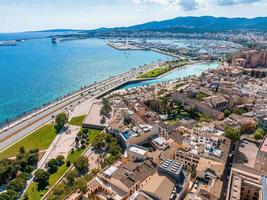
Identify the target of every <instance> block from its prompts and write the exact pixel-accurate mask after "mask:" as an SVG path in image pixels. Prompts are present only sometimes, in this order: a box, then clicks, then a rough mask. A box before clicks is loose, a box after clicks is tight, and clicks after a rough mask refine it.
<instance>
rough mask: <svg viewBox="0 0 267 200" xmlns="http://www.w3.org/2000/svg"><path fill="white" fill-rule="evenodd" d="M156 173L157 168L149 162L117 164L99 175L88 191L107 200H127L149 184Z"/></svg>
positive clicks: (91, 182)
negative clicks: (109, 199) (108, 198)
mask: <svg viewBox="0 0 267 200" xmlns="http://www.w3.org/2000/svg"><path fill="white" fill-rule="evenodd" d="M154 173H156V169H155V166H154V165H153V163H151V162H150V161H149V160H145V161H142V162H132V161H128V162H125V163H123V162H117V163H115V164H114V165H112V166H108V167H106V168H105V169H103V170H102V171H101V172H100V173H98V174H97V177H96V178H94V179H93V180H92V181H90V182H89V184H88V191H89V194H90V193H96V195H102V196H103V195H104V196H105V197H106V198H107V197H110V198H112V199H116V200H121V199H127V198H128V197H129V196H131V195H132V194H133V193H134V192H135V191H136V190H138V189H139V188H140V187H142V186H143V185H144V184H145V183H146V182H148V181H149V180H150V178H151V176H153V174H154Z"/></svg>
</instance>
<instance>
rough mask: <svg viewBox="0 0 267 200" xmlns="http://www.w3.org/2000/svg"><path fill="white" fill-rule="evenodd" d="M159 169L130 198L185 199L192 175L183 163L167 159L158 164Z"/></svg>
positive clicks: (137, 199) (132, 199) (148, 199)
mask: <svg viewBox="0 0 267 200" xmlns="http://www.w3.org/2000/svg"><path fill="white" fill-rule="evenodd" d="M157 169H158V171H157V173H155V174H154V175H153V176H152V177H151V178H150V179H149V181H148V182H146V183H145V184H144V185H143V187H141V188H140V190H138V191H136V192H135V193H134V194H133V195H132V196H131V197H130V198H129V199H130V200H141V199H143V200H145V199H146V200H152V199H158V200H165V199H170V200H180V199H183V198H184V196H185V194H186V192H187V189H188V186H189V180H190V176H189V175H188V174H186V173H185V172H184V171H183V166H182V164H181V163H179V162H177V161H175V160H172V159H168V158H167V159H165V160H164V161H162V162H161V163H160V164H159V165H158V168H157Z"/></svg>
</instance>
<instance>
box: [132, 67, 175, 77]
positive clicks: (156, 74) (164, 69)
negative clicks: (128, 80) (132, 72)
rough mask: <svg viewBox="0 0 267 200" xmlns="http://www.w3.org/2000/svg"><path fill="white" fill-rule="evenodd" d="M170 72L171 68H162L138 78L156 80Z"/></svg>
mask: <svg viewBox="0 0 267 200" xmlns="http://www.w3.org/2000/svg"><path fill="white" fill-rule="evenodd" d="M169 70H170V67H169V66H166V65H164V66H161V67H159V68H156V69H153V70H151V71H149V72H146V73H144V74H141V75H140V76H138V77H137V78H155V77H157V76H160V75H162V74H164V73H166V72H168V71H169Z"/></svg>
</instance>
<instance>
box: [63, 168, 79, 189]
mask: <svg viewBox="0 0 267 200" xmlns="http://www.w3.org/2000/svg"><path fill="white" fill-rule="evenodd" d="M77 176H78V172H77V170H76V169H74V170H71V171H69V172H68V173H67V175H66V179H67V182H68V185H73V183H74V181H75V179H76V178H77Z"/></svg>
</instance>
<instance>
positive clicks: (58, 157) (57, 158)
mask: <svg viewBox="0 0 267 200" xmlns="http://www.w3.org/2000/svg"><path fill="white" fill-rule="evenodd" d="M56 161H57V166H58V167H60V166H62V165H63V164H64V162H65V158H64V156H62V155H59V156H57V157H56Z"/></svg>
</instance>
